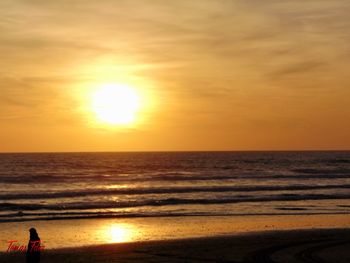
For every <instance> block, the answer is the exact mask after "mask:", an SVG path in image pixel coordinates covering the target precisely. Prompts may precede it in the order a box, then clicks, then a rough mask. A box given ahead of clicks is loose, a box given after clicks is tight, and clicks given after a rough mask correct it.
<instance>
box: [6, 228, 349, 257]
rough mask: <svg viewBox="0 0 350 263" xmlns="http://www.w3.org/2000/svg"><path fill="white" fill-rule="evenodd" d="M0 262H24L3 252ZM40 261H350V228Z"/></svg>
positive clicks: (121, 246) (117, 247)
mask: <svg viewBox="0 0 350 263" xmlns="http://www.w3.org/2000/svg"><path fill="white" fill-rule="evenodd" d="M0 262H2V263H6V262H24V254H23V253H1V254H0ZM41 262H53V263H55V262H67V263H68V262H118V263H120V262H232V263H234V262H290V263H293V262H317V263H323V262H332V263H333V262H334V263H335V262H337V263H349V262H350V229H309V230H283V231H281V230H279V231H263V232H254V233H253V232H251V233H244V234H240V235H234V236H232V235H223V236H214V237H201V238H188V239H176V240H163V241H144V242H129V243H118V244H106V245H97V246H85V247H77V248H62V249H51V250H50V249H49V250H46V251H43V252H42V261H41Z"/></svg>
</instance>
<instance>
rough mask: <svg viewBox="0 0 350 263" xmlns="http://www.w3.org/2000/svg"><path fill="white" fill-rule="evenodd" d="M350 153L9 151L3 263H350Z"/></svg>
mask: <svg viewBox="0 0 350 263" xmlns="http://www.w3.org/2000/svg"><path fill="white" fill-rule="evenodd" d="M349 174H350V154H349V152H249V153H248V152H176V153H168V152H159V153H141V152H140V153H50V154H49V153H42V154H2V158H0V183H1V185H2V189H3V191H2V193H1V194H0V197H1V198H0V199H1V200H0V253H1V254H0V262H1V263H2V262H23V261H24V252H23V251H22V252H19V251H17V250H18V249H17V250H16V249H12V250H11V251H10V252H6V251H7V250H8V247H9V245H10V244H11V243H9V241H11V240H12V241H15V242H14V247H13V248H15V246H17V247H23V246H26V245H27V244H28V239H29V232H28V230H29V229H30V228H35V229H36V231H37V233H38V234H39V236H40V239H41V242H42V243H41V245H42V246H44V249H43V251H42V262H332V263H333V262H346V263H348V262H350V260H349V257H348V256H349V255H348V254H347V253H348V251H349V250H348V243H347V242H348V241H349V240H348V239H349V231H350V230H349V223H350V196H349V189H350V185H349V179H348V178H349Z"/></svg>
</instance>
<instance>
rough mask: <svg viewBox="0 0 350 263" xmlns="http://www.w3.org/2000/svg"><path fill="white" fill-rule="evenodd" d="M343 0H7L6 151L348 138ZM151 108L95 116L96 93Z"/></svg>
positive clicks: (329, 144)
mask: <svg viewBox="0 0 350 263" xmlns="http://www.w3.org/2000/svg"><path fill="white" fill-rule="evenodd" d="M349 13H350V6H349V4H348V1H347V0H334V1H324V0H310V1H293V0H285V1H274V0H266V1H260V0H250V1H246V0H241V1H235V0H233V1H225V0H217V1H212V0H201V1H199V0H177V1H170V0H169V1H166V0H159V1H158V0H148V1H146V0H145V1H143V0H137V1H136V0H135V1H134V0H127V1H123V0H119V1H112V0H76V1H68V0H60V1H58V0H57V1H56V0H53V1H47V0H45V1H44V0H38V1H20V0H2V1H1V2H0V32H1V34H0V55H1V56H0V57H1V59H0V127H1V132H0V151H1V152H13V151H15V152H21V151H157V150H297V149H300V150H303V149H304V150H317V149H333V150H335V149H350V121H349V119H350V75H349V68H350V56H349V55H350V48H349V40H350V20H349V19H348V14H349ZM104 83H117V84H118V83H123V84H127V85H129V86H131V87H133V88H135V89H136V90H137V91H138V92H139V94H141V95H142V98H143V103H144V108H143V109H142V110H140V112H138V114H137V116H136V119H137V120H136V121H135V123H134V124H133V125H129V126H113V125H107V124H106V125H101V123H99V122H98V121H97V120H96V116H94V113H93V112H92V109H91V103H90V100H91V94H93V91H94V90H98V89H99V87H101V85H103V84H104Z"/></svg>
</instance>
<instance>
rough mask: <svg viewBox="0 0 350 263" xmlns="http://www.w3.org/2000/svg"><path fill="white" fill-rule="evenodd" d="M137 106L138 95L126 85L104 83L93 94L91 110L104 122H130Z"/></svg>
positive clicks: (138, 102)
mask: <svg viewBox="0 0 350 263" xmlns="http://www.w3.org/2000/svg"><path fill="white" fill-rule="evenodd" d="M139 107H140V98H139V95H138V94H137V92H136V90H135V89H133V88H131V87H129V86H127V85H121V84H106V85H103V86H102V87H101V88H100V89H98V90H97V91H96V92H95V93H94V94H93V101H92V108H93V111H94V112H95V114H96V116H97V118H98V119H99V120H100V121H101V122H104V123H108V124H115V125H117V124H119V125H126V124H130V123H132V122H134V120H135V117H136V113H137V111H138V109H139Z"/></svg>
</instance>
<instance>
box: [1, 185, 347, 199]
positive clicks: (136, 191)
mask: <svg viewBox="0 0 350 263" xmlns="http://www.w3.org/2000/svg"><path fill="white" fill-rule="evenodd" d="M318 189H319V190H322V189H323V190H324V189H350V184H347V185H289V186H261V185H256V186H219V187H213V186H201V187H158V188H129V189H126V188H121V189H120V188H119V189H86V190H79V191H63V192H48V193H16V194H1V195H0V200H23V199H53V198H69V197H81V196H87V195H88V196H98V195H148V194H175V193H200V192H208V193H210V192H258V191H297V190H318Z"/></svg>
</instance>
